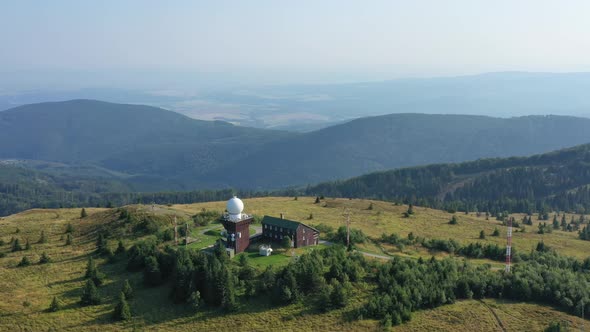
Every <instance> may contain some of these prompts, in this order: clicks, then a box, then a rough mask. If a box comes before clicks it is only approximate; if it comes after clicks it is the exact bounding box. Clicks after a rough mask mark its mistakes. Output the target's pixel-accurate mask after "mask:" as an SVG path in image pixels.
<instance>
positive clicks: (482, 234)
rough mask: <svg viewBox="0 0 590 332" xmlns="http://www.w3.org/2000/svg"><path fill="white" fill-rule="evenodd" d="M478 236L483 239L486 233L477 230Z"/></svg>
mask: <svg viewBox="0 0 590 332" xmlns="http://www.w3.org/2000/svg"><path fill="white" fill-rule="evenodd" d="M479 238H480V239H482V240H483V239H485V238H486V233H485V232H484V231H481V232H479Z"/></svg>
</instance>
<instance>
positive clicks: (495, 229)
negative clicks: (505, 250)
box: [492, 227, 500, 236]
mask: <svg viewBox="0 0 590 332" xmlns="http://www.w3.org/2000/svg"><path fill="white" fill-rule="evenodd" d="M492 236H500V230H499V229H498V227H496V228H494V232H493V233H492Z"/></svg>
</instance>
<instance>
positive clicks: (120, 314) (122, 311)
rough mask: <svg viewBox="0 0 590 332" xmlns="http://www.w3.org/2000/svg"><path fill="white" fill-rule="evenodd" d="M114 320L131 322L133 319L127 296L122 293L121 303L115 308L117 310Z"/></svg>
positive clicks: (120, 296) (120, 295)
mask: <svg viewBox="0 0 590 332" xmlns="http://www.w3.org/2000/svg"><path fill="white" fill-rule="evenodd" d="M113 318H114V319H115V320H122V321H126V320H130V319H131V310H130V309H129V304H128V303H127V301H126V300H125V294H123V292H121V293H120V294H119V302H118V303H117V305H116V306H115V310H114V312H113Z"/></svg>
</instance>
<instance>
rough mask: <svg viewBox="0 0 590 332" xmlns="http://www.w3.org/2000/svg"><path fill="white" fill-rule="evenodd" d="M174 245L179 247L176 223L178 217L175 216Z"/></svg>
mask: <svg viewBox="0 0 590 332" xmlns="http://www.w3.org/2000/svg"><path fill="white" fill-rule="evenodd" d="M174 244H175V245H176V246H178V223H177V222H176V215H175V216H174Z"/></svg>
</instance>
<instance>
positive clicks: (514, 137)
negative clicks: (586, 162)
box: [212, 114, 590, 188]
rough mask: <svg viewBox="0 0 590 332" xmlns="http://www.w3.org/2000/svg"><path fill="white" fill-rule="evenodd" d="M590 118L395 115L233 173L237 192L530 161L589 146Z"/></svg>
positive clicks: (256, 157)
mask: <svg viewBox="0 0 590 332" xmlns="http://www.w3.org/2000/svg"><path fill="white" fill-rule="evenodd" d="M588 128H590V119H584V118H575V117H567V116H526V117H517V118H507V119H502V118H491V117H486V116H472V115H442V114H391V115H385V116H377V117H368V118H361V119H357V120H353V121H350V122H348V123H345V124H340V125H336V126H332V127H328V128H325V129H321V130H318V131H315V132H311V133H306V134H304V135H298V136H294V137H289V138H288V139H285V140H280V141H275V142H271V143H269V144H267V145H266V146H265V147H264V148H263V149H261V150H260V151H258V152H256V153H253V154H251V155H249V156H247V157H246V158H244V159H243V160H242V161H241V162H240V165H239V167H240V168H239V172H229V169H230V168H232V167H233V165H232V166H227V167H225V168H222V169H221V170H219V171H218V172H214V173H213V176H212V177H213V178H220V177H221V176H222V175H226V178H225V180H226V181H228V182H227V184H231V185H233V186H238V187H255V188H279V187H281V186H300V185H307V184H310V183H318V182H322V181H326V180H338V179H343V178H347V177H352V176H357V175H361V174H365V173H369V172H372V171H379V170H386V169H392V168H400V167H409V166H418V165H428V164H433V163H447V162H462V161H467V160H475V159H478V158H490V157H511V156H527V155H532V154H536V153H543V152H549V151H553V150H557V149H561V148H566V147H571V146H574V145H578V144H584V143H588V142H590V130H588Z"/></svg>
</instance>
